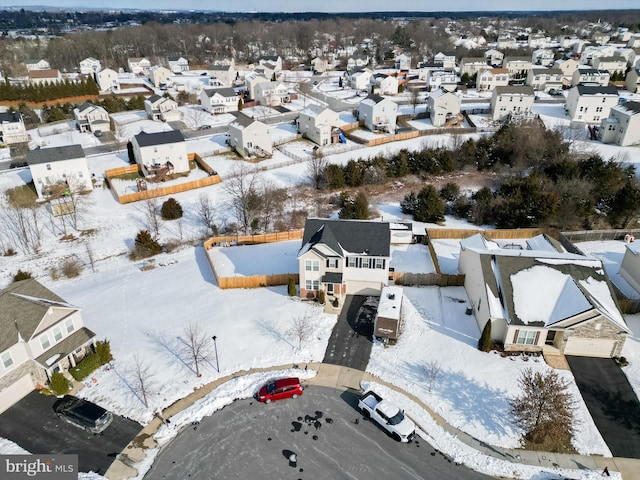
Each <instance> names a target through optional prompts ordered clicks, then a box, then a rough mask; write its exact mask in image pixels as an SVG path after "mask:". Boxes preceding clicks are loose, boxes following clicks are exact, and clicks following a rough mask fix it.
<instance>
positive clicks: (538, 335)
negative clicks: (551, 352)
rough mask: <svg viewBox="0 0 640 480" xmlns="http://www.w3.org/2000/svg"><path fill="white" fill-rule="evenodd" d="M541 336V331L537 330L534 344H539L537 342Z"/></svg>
mask: <svg viewBox="0 0 640 480" xmlns="http://www.w3.org/2000/svg"><path fill="white" fill-rule="evenodd" d="M539 338H540V331H537V332H536V339H535V340H534V341H533V344H534V345H537V344H538V339H539Z"/></svg>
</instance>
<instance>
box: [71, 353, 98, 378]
mask: <svg viewBox="0 0 640 480" xmlns="http://www.w3.org/2000/svg"><path fill="white" fill-rule="evenodd" d="M101 365H102V362H100V356H99V355H98V354H97V353H90V354H89V355H87V356H86V357H84V358H83V359H82V360H81V361H80V362H78V364H77V365H76V366H75V367H73V368H72V369H70V370H69V373H70V374H71V376H72V377H73V378H75V379H76V380H78V381H79V382H80V381H82V380H84V379H85V378H87V377H88V376H89V375H91V374H92V373H93V372H95V371H96V370H97V369H98V368H100V366H101Z"/></svg>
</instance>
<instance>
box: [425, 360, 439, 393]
mask: <svg viewBox="0 0 640 480" xmlns="http://www.w3.org/2000/svg"><path fill="white" fill-rule="evenodd" d="M420 369H421V373H422V375H423V376H424V379H425V381H426V382H427V390H429V392H430V391H431V388H432V387H433V386H434V384H436V383H437V382H438V380H439V379H440V377H441V376H442V367H441V366H440V362H438V361H436V360H429V361H427V362H424V363H423V364H422V365H420Z"/></svg>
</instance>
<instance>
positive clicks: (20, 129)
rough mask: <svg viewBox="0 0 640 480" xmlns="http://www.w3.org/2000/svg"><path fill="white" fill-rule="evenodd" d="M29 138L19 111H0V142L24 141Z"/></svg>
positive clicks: (6, 143)
mask: <svg viewBox="0 0 640 480" xmlns="http://www.w3.org/2000/svg"><path fill="white" fill-rule="evenodd" d="M28 140H29V136H28V134H27V129H26V128H25V125H24V120H23V119H22V114H21V113H20V112H12V111H8V112H0V143H4V144H5V145H11V144H12V143H20V142H26V141H28Z"/></svg>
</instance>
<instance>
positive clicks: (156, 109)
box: [144, 94, 182, 122]
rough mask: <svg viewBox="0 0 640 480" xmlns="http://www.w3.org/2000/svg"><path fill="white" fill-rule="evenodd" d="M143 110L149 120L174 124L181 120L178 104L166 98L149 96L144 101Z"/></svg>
mask: <svg viewBox="0 0 640 480" xmlns="http://www.w3.org/2000/svg"><path fill="white" fill-rule="evenodd" d="M144 109H145V111H146V112H147V116H148V117H149V119H151V120H161V121H163V122H175V121H179V120H182V112H181V111H180V110H178V103H177V102H175V101H174V100H171V99H170V98H167V97H161V96H160V95H155V94H154V95H151V96H150V97H148V98H147V99H145V101H144Z"/></svg>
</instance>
